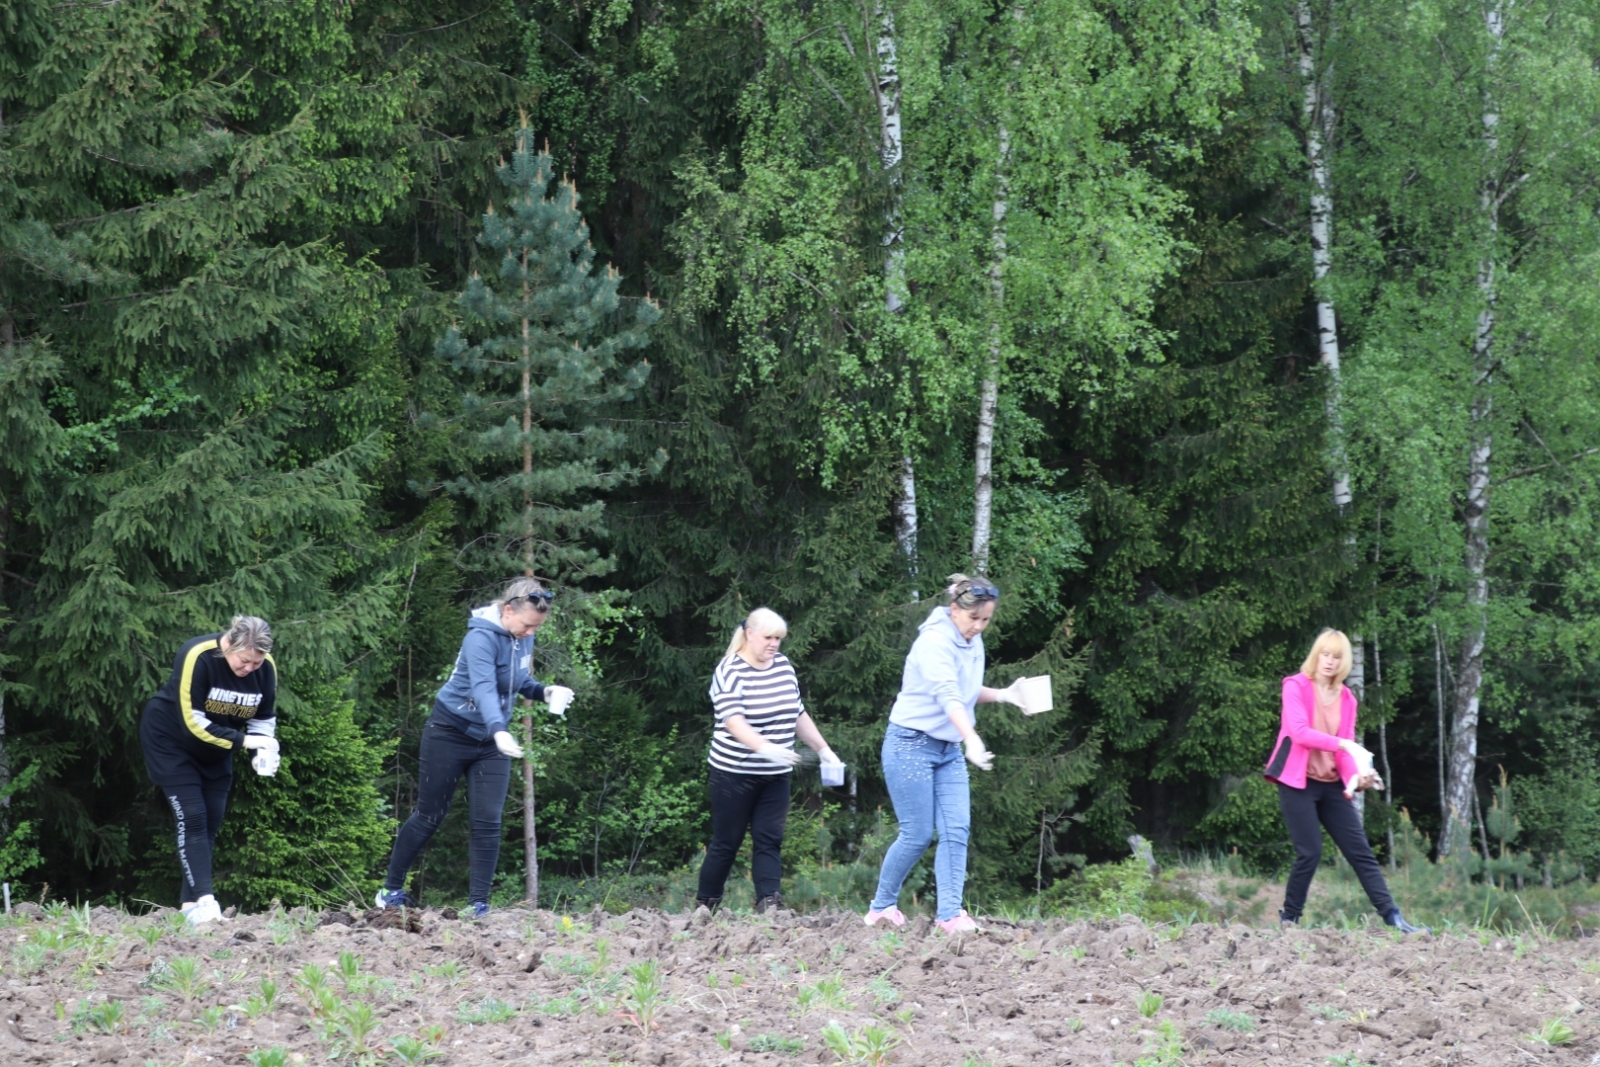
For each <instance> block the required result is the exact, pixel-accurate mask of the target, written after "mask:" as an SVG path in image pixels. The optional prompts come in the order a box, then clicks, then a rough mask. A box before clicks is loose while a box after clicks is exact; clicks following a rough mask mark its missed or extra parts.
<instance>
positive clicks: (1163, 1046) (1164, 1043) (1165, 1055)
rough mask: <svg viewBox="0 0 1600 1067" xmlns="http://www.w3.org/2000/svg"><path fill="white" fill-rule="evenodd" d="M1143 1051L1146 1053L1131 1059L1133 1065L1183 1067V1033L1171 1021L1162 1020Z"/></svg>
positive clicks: (1139, 1066) (1137, 1066) (1143, 1066)
mask: <svg viewBox="0 0 1600 1067" xmlns="http://www.w3.org/2000/svg"><path fill="white" fill-rule="evenodd" d="M1145 1051H1146V1053H1147V1054H1146V1055H1143V1056H1140V1057H1139V1058H1138V1059H1136V1060H1134V1061H1133V1067H1183V1035H1182V1034H1180V1033H1179V1032H1178V1027H1177V1026H1176V1025H1175V1024H1173V1023H1171V1022H1162V1024H1161V1028H1160V1032H1159V1033H1158V1034H1156V1036H1155V1037H1154V1038H1153V1039H1152V1042H1151V1044H1150V1045H1149V1046H1148V1047H1147V1048H1146V1049H1145Z"/></svg>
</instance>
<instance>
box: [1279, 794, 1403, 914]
mask: <svg viewBox="0 0 1600 1067" xmlns="http://www.w3.org/2000/svg"><path fill="white" fill-rule="evenodd" d="M1278 807H1279V808H1280V809H1281V810H1282V811H1283V821H1284V822H1285V823H1287V824H1288V826H1289V840H1290V841H1291V842H1293V843H1294V867H1293V869H1291V870H1290V871H1289V884H1288V886H1287V887H1285V889H1284V891H1283V911H1281V912H1279V918H1282V919H1288V920H1291V921H1293V922H1299V921H1300V913H1301V912H1302V911H1304V910H1305V906H1306V892H1307V891H1308V890H1309V889H1310V888H1311V876H1312V875H1314V874H1316V873H1317V865H1318V864H1320V863H1321V862H1322V829H1321V828H1322V827H1324V826H1325V827H1327V828H1328V836H1329V837H1331V838H1333V843H1334V844H1335V845H1338V846H1339V851H1340V852H1342V853H1343V854H1344V858H1345V861H1346V862H1348V863H1349V864H1350V868H1351V869H1352V870H1353V871H1355V872H1356V877H1357V878H1359V879H1361V888H1362V889H1365V890H1366V891H1367V899H1368V900H1370V901H1372V906H1373V907H1374V908H1376V909H1377V910H1378V914H1379V915H1381V916H1383V917H1384V919H1385V920H1387V919H1388V918H1389V916H1390V914H1391V913H1393V912H1394V910H1395V907H1394V898H1393V897H1391V896H1389V884H1388V883H1387V882H1385V881H1384V880H1383V871H1382V869H1381V868H1379V866H1378V857H1376V856H1374V855H1373V854H1372V846H1371V845H1368V844H1367V832H1366V830H1365V829H1363V828H1362V826H1361V817H1360V816H1359V815H1357V814H1356V806H1355V804H1354V803H1352V802H1351V801H1349V800H1346V799H1345V795H1344V786H1342V785H1340V784H1339V783H1338V782H1319V781H1317V780H1316V779H1315V778H1307V779H1306V787H1305V788H1304V789H1296V788H1294V787H1293V786H1288V785H1284V784H1283V783H1282V782H1279V783H1278Z"/></svg>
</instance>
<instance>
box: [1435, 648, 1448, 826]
mask: <svg viewBox="0 0 1600 1067" xmlns="http://www.w3.org/2000/svg"><path fill="white" fill-rule="evenodd" d="M1433 698H1434V706H1435V708H1436V709H1437V714H1438V720H1439V721H1438V723H1437V726H1436V731H1435V735H1434V736H1435V737H1436V738H1437V740H1438V752H1437V756H1438V762H1439V819H1440V824H1441V825H1443V821H1444V817H1445V812H1446V811H1448V810H1449V809H1448V808H1447V807H1446V806H1445V804H1446V797H1447V796H1448V793H1449V791H1448V790H1447V789H1446V788H1445V781H1446V779H1445V769H1444V768H1445V760H1444V749H1445V732H1444V640H1443V639H1442V638H1441V637H1440V636H1439V625H1438V623H1435V624H1434V626H1433ZM1439 846H1440V847H1441V848H1443V847H1444V835H1443V834H1440V835H1439ZM1440 855H1441V856H1442V855H1444V853H1443V852H1440Z"/></svg>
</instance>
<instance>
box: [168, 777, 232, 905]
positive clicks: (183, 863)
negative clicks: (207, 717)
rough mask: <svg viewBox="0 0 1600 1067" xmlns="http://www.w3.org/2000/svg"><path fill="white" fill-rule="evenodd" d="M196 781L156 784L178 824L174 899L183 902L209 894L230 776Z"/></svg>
mask: <svg viewBox="0 0 1600 1067" xmlns="http://www.w3.org/2000/svg"><path fill="white" fill-rule="evenodd" d="M198 783H199V784H189V783H184V784H181V785H158V786H157V787H156V788H158V789H160V790H161V795H162V796H163V797H165V798H166V800H167V804H168V806H170V807H171V808H172V815H173V818H174V819H176V820H177V823H178V866H179V867H181V868H182V869H183V885H182V886H181V887H180V889H179V890H178V901H179V902H180V903H183V904H189V903H193V902H194V901H196V900H199V899H200V898H201V897H204V896H209V895H210V894H211V856H212V852H213V850H214V849H215V848H216V844H217V832H218V831H219V830H221V829H222V816H223V815H224V814H225V813H226V812H227V810H228V791H229V790H231V789H232V788H233V775H231V774H230V775H226V776H224V777H222V778H200V779H198Z"/></svg>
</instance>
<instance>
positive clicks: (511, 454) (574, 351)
mask: <svg viewBox="0 0 1600 1067" xmlns="http://www.w3.org/2000/svg"><path fill="white" fill-rule="evenodd" d="M496 175H497V176H498V177H499V179H500V183H501V185H502V186H503V187H504V189H505V192H506V194H507V195H506V198H505V200H504V201H503V202H502V204H501V210H499V211H496V210H495V205H494V203H493V202H492V201H491V202H490V204H489V209H488V211H486V212H485V213H484V216H483V233H482V234H481V235H480V236H479V238H478V241H479V244H481V245H482V246H483V247H485V248H487V249H491V250H492V251H493V252H494V253H496V254H497V255H498V260H499V261H498V264H497V267H496V273H497V275H498V278H499V284H498V286H491V285H490V284H489V283H488V282H487V281H486V280H485V279H484V278H483V276H482V275H481V274H479V273H478V272H476V271H474V272H473V275H472V279H471V281H469V282H468V284H467V288H466V291H465V292H463V293H462V294H461V296H460V298H459V299H458V301H457V303H458V305H459V306H460V307H461V308H462V309H463V310H464V311H465V312H466V315H467V318H468V320H469V324H468V327H467V328H468V330H469V331H471V332H472V333H473V334H475V335H477V336H478V337H480V338H481V339H480V340H479V341H478V342H477V343H476V344H472V345H469V344H468V343H467V338H466V336H465V335H464V334H463V333H462V330H461V329H460V328H459V327H454V326H453V327H451V328H450V330H449V332H447V333H446V334H445V336H444V337H443V338H442V339H441V340H440V341H439V344H438V349H437V351H438V354H439V355H440V356H441V357H442V358H445V359H448V360H449V361H450V362H451V364H452V366H453V367H454V368H455V369H456V370H457V371H459V372H462V373H463V374H464V375H466V377H467V379H468V381H469V383H470V387H469V390H468V392H467V394H466V397H465V402H464V404H463V409H462V423H463V426H464V428H465V432H466V438H465V441H464V448H465V451H466V452H467V454H468V456H469V457H470V459H471V460H472V461H473V462H474V468H473V470H471V471H470V472H469V473H467V474H465V475H462V476H461V477H458V478H456V479H453V480H451V481H449V482H446V483H445V484H444V489H445V490H446V491H447V492H449V493H452V494H456V495H459V496H462V497H464V498H466V499H467V500H469V501H471V502H472V503H473V505H475V506H476V508H477V510H478V516H477V523H478V525H479V529H480V530H481V534H480V538H479V540H478V541H477V542H476V544H477V545H478V546H479V547H478V551H476V552H475V553H474V555H475V556H477V557H478V558H477V559H476V560H473V561H471V563H476V564H477V565H478V566H481V567H483V568H484V570H485V572H486V573H487V574H488V575H495V574H504V572H505V571H506V570H507V569H508V568H509V567H520V568H521V570H522V571H523V573H525V574H528V575H534V574H543V575H548V576H551V577H553V578H557V579H571V580H576V579H580V578H583V577H592V576H598V575H601V574H604V573H606V572H607V571H609V570H610V569H611V568H612V566H613V565H614V563H613V561H612V559H611V558H609V557H604V558H603V557H601V555H600V553H599V551H598V549H596V548H595V547H594V544H593V539H594V538H595V537H596V536H597V535H599V534H600V533H601V532H602V527H601V523H600V520H601V511H602V509H603V507H604V504H603V502H602V501H600V500H599V499H598V498H597V494H599V493H601V492H603V491H605V490H608V489H614V488H616V487H618V486H621V485H623V484H625V483H627V482H628V481H630V480H631V479H633V478H634V477H635V476H636V475H637V474H639V473H640V468H638V467H637V466H633V465H631V464H629V463H628V462H627V460H626V457H625V455H624V453H625V451H626V449H627V446H628V436H627V434H626V433H624V432H623V431H621V430H619V429H617V428H616V426H615V424H614V422H613V421H612V420H611V419H610V418H608V416H609V415H610V413H611V409H612V408H613V407H614V406H615V405H617V404H620V403H624V402H626V401H628V400H631V399H632V398H633V396H634V394H635V393H637V392H638V390H639V387H640V386H641V385H643V384H644V380H645V378H646V376H647V375H648V374H649V372H650V365H649V363H647V362H645V361H640V362H638V363H635V364H633V365H632V366H628V367H624V366H622V365H621V361H620V359H619V357H620V356H621V355H622V353H624V352H626V351H628V350H629V349H634V348H641V347H643V346H644V345H645V344H646V343H648V341H649V329H650V326H651V325H652V324H654V323H655V321H656V320H657V319H658V318H660V316H661V311H660V308H659V307H658V306H657V304H656V303H655V301H653V300H650V299H648V298H646V299H642V300H632V301H630V303H631V304H632V308H631V314H630V313H623V312H622V311H621V308H622V303H623V298H622V297H621V296H620V295H619V294H618V288H619V287H620V286H621V283H622V276H621V275H620V274H618V273H617V272H616V271H615V270H613V269H611V268H610V267H607V268H606V269H605V270H603V271H596V270H595V263H594V246H593V245H592V244H591V243H590V241H589V227H588V224H587V223H585V222H584V220H583V215H582V213H581V212H579V210H578V189H577V186H576V184H574V183H573V182H572V181H571V180H570V179H566V178H564V179H562V181H561V182H560V183H559V184H558V185H557V186H556V188H555V191H554V193H553V194H552V193H551V192H550V184H551V181H552V179H553V178H554V176H555V163H554V161H553V160H552V159H551V157H550V153H549V152H548V151H544V152H535V151H534V148H533V131H532V130H530V129H528V125H527V119H526V116H524V118H523V123H522V128H521V129H519V130H518V131H517V150H516V153H515V154H514V155H513V156H512V157H511V162H509V163H502V164H501V166H500V167H499V169H498V170H497V171H496ZM664 458H665V454H664V453H660V454H658V460H660V459H664ZM656 466H657V467H659V466H660V463H659V462H657V464H656ZM469 565H470V563H469ZM523 728H524V733H525V735H526V740H527V743H528V744H529V745H530V746H531V745H532V744H533V742H534V734H533V720H532V718H531V716H529V717H524V720H523ZM531 755H532V754H531V753H530V757H531ZM522 788H523V844H524V848H525V851H526V856H527V866H526V870H525V882H524V889H525V894H526V897H527V899H528V900H530V901H533V902H535V903H537V902H538V899H539V875H538V870H539V862H538V838H537V836H536V832H535V825H536V824H535V815H536V812H535V808H534V795H535V793H534V760H533V759H532V758H530V759H528V760H527V761H525V762H524V763H523V765H522Z"/></svg>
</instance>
